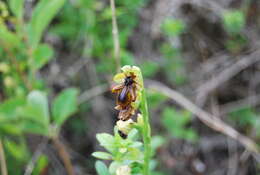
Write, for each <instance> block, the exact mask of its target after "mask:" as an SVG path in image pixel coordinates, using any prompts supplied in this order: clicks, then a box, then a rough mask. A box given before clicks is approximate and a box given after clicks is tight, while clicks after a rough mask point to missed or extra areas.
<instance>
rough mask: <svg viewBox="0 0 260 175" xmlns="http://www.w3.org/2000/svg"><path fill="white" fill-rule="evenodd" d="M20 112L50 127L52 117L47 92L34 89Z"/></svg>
mask: <svg viewBox="0 0 260 175" xmlns="http://www.w3.org/2000/svg"><path fill="white" fill-rule="evenodd" d="M20 113H21V115H22V116H24V117H26V118H27V119H30V120H33V121H35V122H39V123H40V124H42V125H43V126H45V127H48V126H49V122H50V117H49V107H48V100H47V96H46V94H45V93H43V92H41V91H32V92H31V93H30V94H29V95H28V97H27V105H26V106H25V107H24V108H22V109H21V111H20Z"/></svg>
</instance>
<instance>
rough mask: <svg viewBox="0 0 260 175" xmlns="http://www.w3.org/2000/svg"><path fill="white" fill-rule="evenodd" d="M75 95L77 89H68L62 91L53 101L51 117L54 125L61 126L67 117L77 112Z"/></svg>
mask: <svg viewBox="0 0 260 175" xmlns="http://www.w3.org/2000/svg"><path fill="white" fill-rule="evenodd" d="M77 94H78V90H77V89H75V88H69V89H66V90H64V91H62V92H61V93H60V94H59V95H58V97H56V98H55V99H54V102H53V105H52V115H53V119H54V122H55V124H57V125H58V126H61V125H62V124H63V123H64V122H65V121H66V120H67V118H68V117H69V116H71V115H72V114H73V113H75V112H76V111H77Z"/></svg>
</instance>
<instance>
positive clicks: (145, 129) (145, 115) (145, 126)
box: [140, 89, 151, 175]
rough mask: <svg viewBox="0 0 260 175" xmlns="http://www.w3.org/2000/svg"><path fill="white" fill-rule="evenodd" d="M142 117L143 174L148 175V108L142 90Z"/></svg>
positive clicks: (149, 148)
mask: <svg viewBox="0 0 260 175" xmlns="http://www.w3.org/2000/svg"><path fill="white" fill-rule="evenodd" d="M140 110H141V112H142V115H143V121H144V124H143V129H142V134H143V142H144V169H143V174H144V175H149V174H150V170H149V162H150V158H151V128H150V124H149V113H148V107H147V100H146V94H145V90H144V89H143V90H142V102H141V108H140Z"/></svg>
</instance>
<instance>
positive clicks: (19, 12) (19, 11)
mask: <svg viewBox="0 0 260 175" xmlns="http://www.w3.org/2000/svg"><path fill="white" fill-rule="evenodd" d="M8 2H9V6H10V9H11V10H12V12H13V13H14V15H15V16H16V17H17V18H18V19H22V17H23V10H24V7H23V5H24V0H9V1H8Z"/></svg>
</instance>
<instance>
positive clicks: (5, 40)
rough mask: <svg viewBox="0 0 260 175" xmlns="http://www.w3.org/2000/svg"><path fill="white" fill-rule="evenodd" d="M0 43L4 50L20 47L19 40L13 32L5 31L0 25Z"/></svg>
mask: <svg viewBox="0 0 260 175" xmlns="http://www.w3.org/2000/svg"><path fill="white" fill-rule="evenodd" d="M0 36H1V37H0V42H1V44H3V45H4V47H5V48H8V49H10V48H19V47H20V46H21V40H20V38H18V36H17V35H15V34H14V33H13V32H10V31H8V30H7V28H6V27H5V26H4V25H2V24H0Z"/></svg>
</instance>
